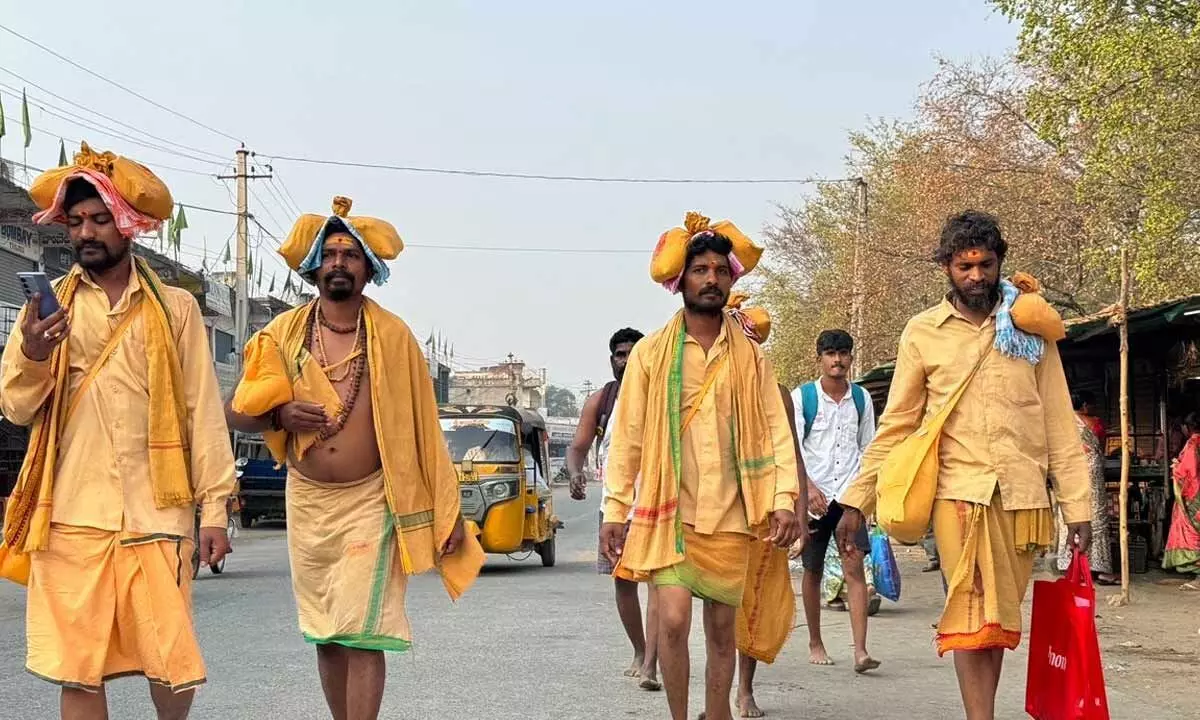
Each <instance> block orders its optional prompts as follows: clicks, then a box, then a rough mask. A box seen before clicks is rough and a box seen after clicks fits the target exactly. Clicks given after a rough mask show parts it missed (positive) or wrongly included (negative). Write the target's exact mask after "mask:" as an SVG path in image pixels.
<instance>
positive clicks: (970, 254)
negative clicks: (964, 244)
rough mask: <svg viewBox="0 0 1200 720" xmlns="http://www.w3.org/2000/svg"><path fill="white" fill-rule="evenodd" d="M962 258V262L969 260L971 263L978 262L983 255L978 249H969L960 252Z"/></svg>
mask: <svg viewBox="0 0 1200 720" xmlns="http://www.w3.org/2000/svg"><path fill="white" fill-rule="evenodd" d="M962 257H963V259H964V260H970V261H971V262H978V261H979V260H982V259H983V257H984V254H983V251H982V250H980V249H979V248H969V249H967V250H963V251H962Z"/></svg>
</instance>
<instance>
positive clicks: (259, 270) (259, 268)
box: [255, 265, 262, 290]
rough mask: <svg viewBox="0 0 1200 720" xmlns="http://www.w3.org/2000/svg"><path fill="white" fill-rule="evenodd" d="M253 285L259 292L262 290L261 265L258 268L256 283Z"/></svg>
mask: <svg viewBox="0 0 1200 720" xmlns="http://www.w3.org/2000/svg"><path fill="white" fill-rule="evenodd" d="M255 284H256V285H258V288H259V289H260V290H261V289H262V265H259V266H258V281H257V282H256V283H255Z"/></svg>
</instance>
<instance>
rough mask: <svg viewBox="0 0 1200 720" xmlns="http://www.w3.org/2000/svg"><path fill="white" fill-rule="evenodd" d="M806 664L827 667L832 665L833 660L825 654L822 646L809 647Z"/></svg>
mask: <svg viewBox="0 0 1200 720" xmlns="http://www.w3.org/2000/svg"><path fill="white" fill-rule="evenodd" d="M808 663H809V664H810V665H823V666H829V665H832V664H833V660H832V659H831V658H830V657H829V653H827V652H825V646H824V645H809V646H808Z"/></svg>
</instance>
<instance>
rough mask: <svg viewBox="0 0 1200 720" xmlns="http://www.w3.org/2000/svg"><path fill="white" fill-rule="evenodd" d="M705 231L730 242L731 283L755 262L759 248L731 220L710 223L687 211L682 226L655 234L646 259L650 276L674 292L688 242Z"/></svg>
mask: <svg viewBox="0 0 1200 720" xmlns="http://www.w3.org/2000/svg"><path fill="white" fill-rule="evenodd" d="M705 233H716V234H719V235H723V236H725V237H727V238H729V241H730V242H731V243H733V251H732V252H731V253H730V254H729V266H730V269H731V270H732V271H733V279H734V281H735V282H736V281H737V279H738V278H740V277H742V276H743V275H745V274H746V273H748V272H750V271H751V270H753V269H754V268H755V267H756V266H757V265H758V260H759V258H760V257H762V253H763V249H762V248H761V247H759V246H757V245H755V244H754V241H753V240H751V239H750V238H749V237H747V236H746V235H745V233H743V232H742V231H741V230H738V229H737V227H736V226H735V225H734V224H733V223H731V222H729V221H728V220H722V221H720V222H717V223H712V222H711V221H710V220H709V219H708V218H706V217H704V216H703V215H701V214H700V213H697V212H689V213H688V214H687V216H686V217H685V218H684V221H683V227H675V228H671V229H670V230H668V231H666V232H664V233H663V234H662V236H661V237H659V239H658V245H657V246H655V248H654V255H653V256H651V258H650V278H651V279H652V280H654V282H656V283H659V284H661V285H662V286H663V287H665V288H666V289H667V290H670V291H671V292H678V291H679V281H680V280H681V279H682V277H683V271H684V265H685V264H686V263H687V251H688V245H690V244H691V242H692V240H694V239H695V238H697V237H699V236H701V235H703V234H705Z"/></svg>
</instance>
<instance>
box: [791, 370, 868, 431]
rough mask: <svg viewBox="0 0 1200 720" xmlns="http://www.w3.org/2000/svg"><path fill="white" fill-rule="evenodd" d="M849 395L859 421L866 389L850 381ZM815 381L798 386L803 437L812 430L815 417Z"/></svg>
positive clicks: (865, 409) (865, 405) (864, 403)
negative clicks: (802, 418)
mask: <svg viewBox="0 0 1200 720" xmlns="http://www.w3.org/2000/svg"><path fill="white" fill-rule="evenodd" d="M850 397H852V398H853V399H854V409H855V410H856V411H858V419H859V421H860V422H861V421H862V417H863V413H865V412H866V411H867V391H866V390H863V389H862V388H861V387H860V386H858V385H855V384H854V383H850ZM817 405H818V403H817V383H816V381H813V382H808V383H804V384H803V385H801V386H800V411H801V413H802V415H803V417H804V439H805V440H807V439H808V434H809V433H810V432H812V426H813V420H816V419H817Z"/></svg>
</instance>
